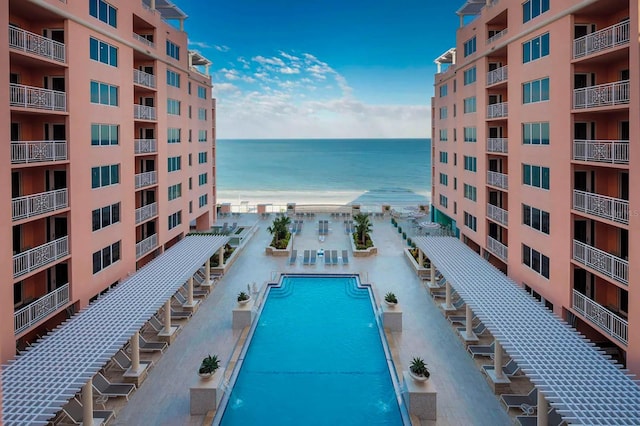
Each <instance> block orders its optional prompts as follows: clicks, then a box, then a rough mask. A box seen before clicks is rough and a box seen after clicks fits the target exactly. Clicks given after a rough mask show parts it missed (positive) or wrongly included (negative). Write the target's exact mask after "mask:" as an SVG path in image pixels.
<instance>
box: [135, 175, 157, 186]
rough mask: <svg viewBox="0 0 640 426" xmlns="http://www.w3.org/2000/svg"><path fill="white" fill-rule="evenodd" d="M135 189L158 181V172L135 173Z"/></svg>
mask: <svg viewBox="0 0 640 426" xmlns="http://www.w3.org/2000/svg"><path fill="white" fill-rule="evenodd" d="M135 181H136V189H138V188H143V187H145V186H150V185H155V184H156V183H158V172H156V171H153V172H145V173H139V174H137V175H136V178H135Z"/></svg>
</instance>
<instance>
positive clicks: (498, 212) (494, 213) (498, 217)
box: [487, 204, 509, 226]
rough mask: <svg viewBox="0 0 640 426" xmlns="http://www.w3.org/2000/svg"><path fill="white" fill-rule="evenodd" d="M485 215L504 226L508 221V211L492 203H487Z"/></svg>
mask: <svg viewBox="0 0 640 426" xmlns="http://www.w3.org/2000/svg"><path fill="white" fill-rule="evenodd" d="M487 217H488V218H490V219H493V220H495V221H496V222H498V223H500V224H502V225H504V226H507V225H508V223H509V212H508V211H506V210H504V209H501V208H500V207H498V206H494V205H493V204H487Z"/></svg>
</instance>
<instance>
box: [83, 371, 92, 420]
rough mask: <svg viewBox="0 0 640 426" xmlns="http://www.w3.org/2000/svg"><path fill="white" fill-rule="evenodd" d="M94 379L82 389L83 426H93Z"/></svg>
mask: <svg viewBox="0 0 640 426" xmlns="http://www.w3.org/2000/svg"><path fill="white" fill-rule="evenodd" d="M92 386H93V379H92V378H91V379H89V381H88V382H87V383H85V384H84V386H83V387H82V420H83V421H82V424H83V425H86V426H93V387H92Z"/></svg>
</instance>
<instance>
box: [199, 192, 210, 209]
mask: <svg viewBox="0 0 640 426" xmlns="http://www.w3.org/2000/svg"><path fill="white" fill-rule="evenodd" d="M208 202H209V196H208V194H204V195H201V196H200V197H199V198H198V207H203V206H206V205H207V203H208Z"/></svg>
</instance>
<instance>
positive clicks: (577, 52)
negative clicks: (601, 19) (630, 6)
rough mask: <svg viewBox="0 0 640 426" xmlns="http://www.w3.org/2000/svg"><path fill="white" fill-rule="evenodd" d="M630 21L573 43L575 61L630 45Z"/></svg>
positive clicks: (588, 35)
mask: <svg viewBox="0 0 640 426" xmlns="http://www.w3.org/2000/svg"><path fill="white" fill-rule="evenodd" d="M629 35H630V31H629V20H626V21H624V22H621V23H619V24H616V25H612V26H610V27H607V28H603V29H601V30H600V31H596V32H594V33H591V34H587V35H586V36H583V37H580V38H577V39H575V40H574V41H573V59H577V58H581V57H583V56H587V55H591V54H593V53H597V52H602V51H603V50H607V49H612V48H614V47H617V46H620V45H623V44H627V43H629Z"/></svg>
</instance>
